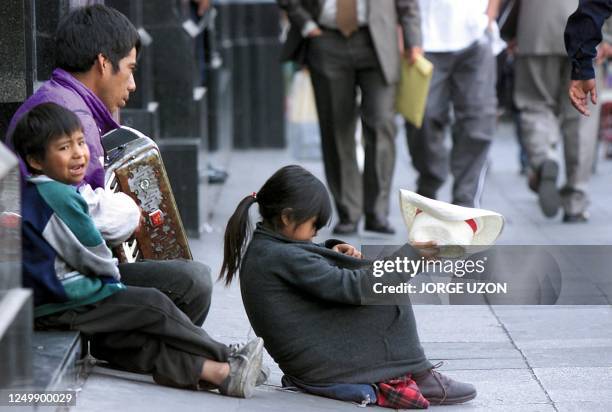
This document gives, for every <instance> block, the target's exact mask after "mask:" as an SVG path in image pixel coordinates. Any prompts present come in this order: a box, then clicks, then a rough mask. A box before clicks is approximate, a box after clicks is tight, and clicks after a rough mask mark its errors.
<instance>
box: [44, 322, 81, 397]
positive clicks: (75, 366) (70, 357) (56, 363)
mask: <svg viewBox="0 0 612 412" xmlns="http://www.w3.org/2000/svg"><path fill="white" fill-rule="evenodd" d="M82 352H83V349H82V339H81V336H80V334H79V332H74V331H36V332H34V334H33V336H32V356H33V362H32V363H33V369H34V370H33V375H34V376H33V387H34V389H35V390H47V391H50V390H73V389H76V388H77V387H78V386H79V377H80V376H81V363H80V362H79V360H80V359H81V358H82Z"/></svg>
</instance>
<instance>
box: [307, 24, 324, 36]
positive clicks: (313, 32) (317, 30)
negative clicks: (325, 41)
mask: <svg viewBox="0 0 612 412" xmlns="http://www.w3.org/2000/svg"><path fill="white" fill-rule="evenodd" d="M322 34H323V32H322V31H321V29H320V28H318V27H315V28H314V29H312V30H310V31H309V32H308V34H307V35H306V37H308V38H309V39H312V38H313V37H319V36H320V35H322Z"/></svg>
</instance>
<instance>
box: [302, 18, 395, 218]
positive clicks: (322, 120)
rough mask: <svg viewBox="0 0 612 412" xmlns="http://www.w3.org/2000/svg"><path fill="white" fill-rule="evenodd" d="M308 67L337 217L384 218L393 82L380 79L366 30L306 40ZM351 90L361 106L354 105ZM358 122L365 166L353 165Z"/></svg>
mask: <svg viewBox="0 0 612 412" xmlns="http://www.w3.org/2000/svg"><path fill="white" fill-rule="evenodd" d="M308 67H309V69H310V71H311V78H312V85H313V88H314V94H315V100H316V104H317V114H318V116H319V125H320V128H321V144H322V149H323V162H324V165H325V176H326V178H327V184H328V186H329V190H330V191H331V193H332V195H333V197H334V202H335V205H336V210H337V211H338V215H339V218H340V221H342V222H357V221H359V219H360V217H361V215H362V213H365V215H366V219H375V220H381V221H383V222H384V221H386V219H387V215H388V214H389V193H390V189H391V179H392V177H393V168H394V166H395V133H396V127H395V122H394V115H395V107H394V106H395V85H394V84H387V83H386V82H385V79H384V77H383V73H382V70H381V68H380V64H379V62H378V57H377V56H376V50H375V49H374V44H373V43H372V39H371V37H370V33H369V31H368V30H367V29H364V28H362V29H360V30H359V31H357V32H355V33H353V34H352V35H351V36H350V37H349V38H346V37H344V36H343V35H342V34H340V32H339V31H337V30H323V34H322V35H321V36H319V37H316V38H313V39H310V40H309V45H308ZM357 88H359V89H360V90H361V107H360V108H359V109H360V110H358V107H357V95H356V91H357ZM358 115H361V122H362V126H363V138H364V150H365V165H364V171H363V178H362V176H361V173H360V172H359V168H358V166H357V156H356V152H355V146H356V143H355V127H356V120H357V117H358Z"/></svg>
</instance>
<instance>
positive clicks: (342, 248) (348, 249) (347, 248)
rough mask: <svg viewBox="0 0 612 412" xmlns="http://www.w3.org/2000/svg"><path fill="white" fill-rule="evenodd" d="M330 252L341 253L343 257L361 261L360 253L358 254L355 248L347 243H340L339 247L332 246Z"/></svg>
mask: <svg viewBox="0 0 612 412" xmlns="http://www.w3.org/2000/svg"><path fill="white" fill-rule="evenodd" d="M332 250H333V251H336V252H338V253H342V254H343V255H347V256H352V257H354V258H357V259H361V252H359V251H358V250H357V248H355V247H354V246H351V245H349V244H348V243H340V244H339V245H336V246H334V247H333V248H332Z"/></svg>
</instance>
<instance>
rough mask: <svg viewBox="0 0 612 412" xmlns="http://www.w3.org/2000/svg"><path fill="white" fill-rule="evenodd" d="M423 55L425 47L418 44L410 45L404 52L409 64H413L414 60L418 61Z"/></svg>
mask: <svg viewBox="0 0 612 412" xmlns="http://www.w3.org/2000/svg"><path fill="white" fill-rule="evenodd" d="M422 55H423V48H422V47H418V46H414V47H409V48H408V49H406V51H405V52H404V57H405V58H406V60H407V61H408V64H410V65H413V64H414V62H416V60H417V58H419V57H420V56H422Z"/></svg>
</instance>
